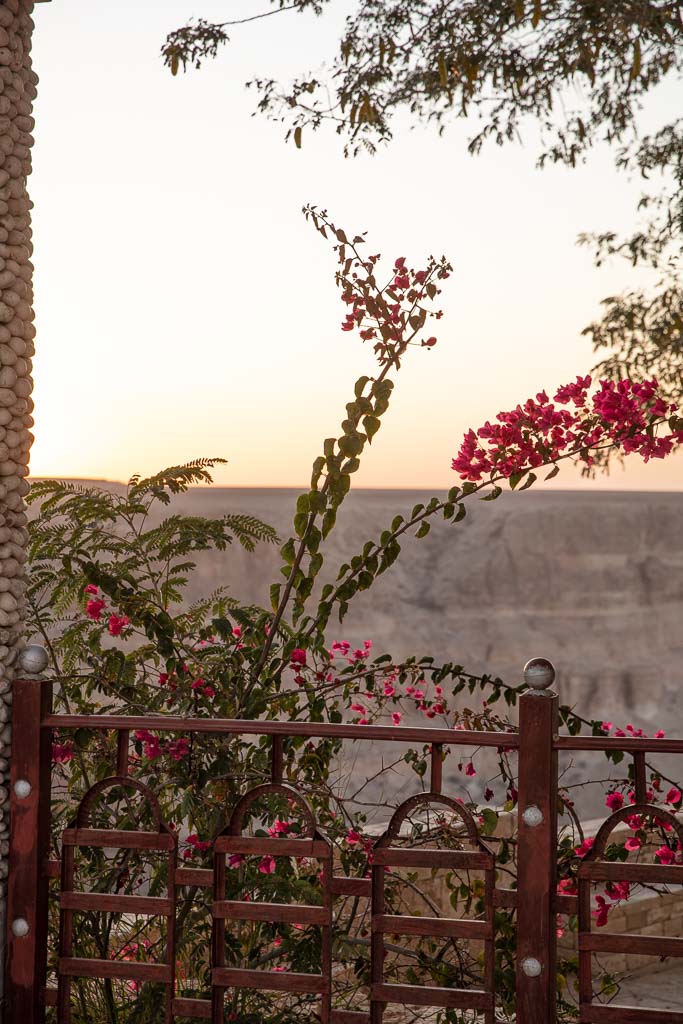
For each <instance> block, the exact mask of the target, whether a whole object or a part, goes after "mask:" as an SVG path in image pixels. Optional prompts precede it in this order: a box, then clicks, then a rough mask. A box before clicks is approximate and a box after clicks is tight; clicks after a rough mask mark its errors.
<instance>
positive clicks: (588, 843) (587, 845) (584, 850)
mask: <svg viewBox="0 0 683 1024" xmlns="http://www.w3.org/2000/svg"><path fill="white" fill-rule="evenodd" d="M594 842H595V839H594V838H593V836H588V838H587V839H584V841H583V842H582V843H581V845H580V846H575V847H574V853H575V854H576V855H577V856H579V857H585V856H586V854H588V853H590V851H591V850H592V849H593V843H594Z"/></svg>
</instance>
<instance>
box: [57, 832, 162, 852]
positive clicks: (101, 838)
mask: <svg viewBox="0 0 683 1024" xmlns="http://www.w3.org/2000/svg"><path fill="white" fill-rule="evenodd" d="M62 844H63V845H64V846H93V847H101V848H103V849H109V850H172V849H173V847H174V845H175V842H174V839H173V836H169V835H166V834H165V833H163V832H127V831H125V830H124V829H121V830H119V829H103V828H67V829H65V831H64V832H63V833H62Z"/></svg>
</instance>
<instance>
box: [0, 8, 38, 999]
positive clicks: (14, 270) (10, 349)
mask: <svg viewBox="0 0 683 1024" xmlns="http://www.w3.org/2000/svg"><path fill="white" fill-rule="evenodd" d="M32 10H33V0H2V2H0V775H1V776H2V778H1V779H0V936H1V938H0V942H1V943H2V944H3V945H4V935H5V906H4V899H5V889H6V881H5V880H6V877H7V853H8V834H9V821H8V819H9V806H8V789H7V787H8V781H7V780H8V776H9V756H10V753H11V742H12V734H11V729H12V726H11V712H12V689H11V685H12V674H13V666H14V664H15V661H16V656H17V651H18V648H19V646H20V645H21V644H22V642H23V629H22V621H23V614H24V607H25V596H24V563H25V561H26V541H27V534H26V522H27V520H26V514H25V511H24V508H25V503H24V498H25V496H26V494H27V492H28V482H27V480H26V477H27V475H28V461H29V449H30V446H31V442H32V440H33V435H32V434H31V427H32V426H33V417H32V415H31V413H32V411H33V402H32V401H31V391H32V388H33V382H32V379H31V359H32V356H33V352H34V345H33V340H34V336H35V328H34V326H33V308H32V307H33V290H32V275H33V266H32V264H31V254H32V251H33V246H32V244H31V223H30V222H31V215H30V211H31V205H32V204H31V201H30V199H29V198H28V193H27V189H26V179H27V177H28V175H29V173H30V171H31V146H32V145H33V135H32V131H33V117H32V106H33V100H34V99H35V96H36V84H37V77H36V75H35V74H34V73H33V70H32V68H31V36H32V31H33V21H32V19H31V12H32ZM3 959H4V958H3ZM1 985H2V972H0V986H1ZM1 995H2V993H1V991H0V997H1Z"/></svg>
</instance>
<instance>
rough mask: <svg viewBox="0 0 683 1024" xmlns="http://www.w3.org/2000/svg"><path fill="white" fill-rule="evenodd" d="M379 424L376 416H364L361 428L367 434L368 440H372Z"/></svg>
mask: <svg viewBox="0 0 683 1024" xmlns="http://www.w3.org/2000/svg"><path fill="white" fill-rule="evenodd" d="M380 426H381V423H380V420H379V418H378V417H377V416H365V417H364V419H363V430H364V431H365V433H366V434H367V435H368V441H370V442H371V441H372V439H373V437H374V436H375V434H376V433H377V431H378V430H379V428H380Z"/></svg>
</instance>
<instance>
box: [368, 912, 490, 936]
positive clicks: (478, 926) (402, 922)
mask: <svg viewBox="0 0 683 1024" xmlns="http://www.w3.org/2000/svg"><path fill="white" fill-rule="evenodd" d="M372 927H373V929H374V930H375V931H379V932H383V933H384V934H386V933H389V934H393V935H426V936H431V935H433V936H435V937H436V936H438V937H439V938H452V939H488V938H490V937H491V936H492V934H493V926H492V925H491V924H490V923H488V922H487V921H462V920H456V919H454V918H452V917H409V916H406V915H400V914H376V915H375V916H374V917H373V919H372Z"/></svg>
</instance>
